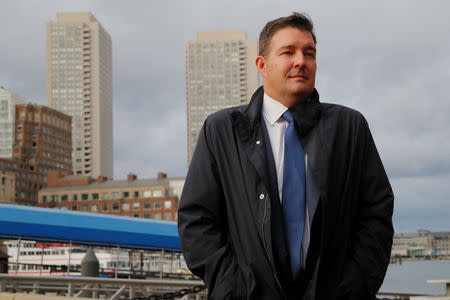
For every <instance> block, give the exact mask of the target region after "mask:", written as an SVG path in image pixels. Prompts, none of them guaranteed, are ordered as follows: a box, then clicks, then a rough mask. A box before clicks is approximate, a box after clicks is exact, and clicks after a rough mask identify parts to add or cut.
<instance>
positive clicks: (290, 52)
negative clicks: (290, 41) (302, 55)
mask: <svg viewBox="0 0 450 300" xmlns="http://www.w3.org/2000/svg"><path fill="white" fill-rule="evenodd" d="M282 54H292V51H285V52H283V53H282Z"/></svg>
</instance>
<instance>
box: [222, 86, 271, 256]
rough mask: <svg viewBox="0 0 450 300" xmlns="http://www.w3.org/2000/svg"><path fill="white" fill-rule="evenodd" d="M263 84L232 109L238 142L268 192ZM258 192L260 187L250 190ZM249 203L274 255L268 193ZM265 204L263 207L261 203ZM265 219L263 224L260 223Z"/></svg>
mask: <svg viewBox="0 0 450 300" xmlns="http://www.w3.org/2000/svg"><path fill="white" fill-rule="evenodd" d="M263 95H264V90H263V87H260V88H259V89H258V90H257V91H256V92H255V93H254V94H253V97H252V100H251V101H250V103H249V104H248V105H247V107H246V109H245V110H244V111H235V112H233V113H232V115H231V117H232V122H233V127H234V129H235V132H236V134H237V136H238V139H239V141H240V145H241V146H242V149H243V151H244V153H245V155H246V156H247V157H248V160H249V162H250V163H251V165H252V166H253V167H254V169H255V171H256V173H257V175H258V177H259V181H260V182H262V184H263V185H264V190H265V191H266V194H268V191H269V186H270V177H269V172H268V165H267V164H268V162H267V153H266V146H265V142H266V141H265V138H264V131H263V128H262V126H261V111H262V104H263ZM251 192H252V193H258V192H260V191H259V190H255V191H251ZM250 205H251V207H252V209H253V211H254V214H253V216H254V218H255V220H254V221H255V224H256V225H257V226H258V230H257V231H258V234H259V235H260V238H261V241H262V242H263V243H264V244H265V246H266V247H267V251H268V254H269V256H270V257H271V258H272V259H273V251H272V242H271V240H272V237H271V221H270V216H271V214H270V212H271V204H270V201H268V199H267V197H266V199H265V200H264V202H263V201H261V200H257V197H256V194H255V201H252V200H250ZM264 206H266V207H264ZM262 222H264V224H263V223H262Z"/></svg>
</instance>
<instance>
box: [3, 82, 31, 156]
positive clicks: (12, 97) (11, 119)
mask: <svg viewBox="0 0 450 300" xmlns="http://www.w3.org/2000/svg"><path fill="white" fill-rule="evenodd" d="M25 103H26V100H25V98H24V97H22V96H19V95H17V94H14V93H13V92H10V91H8V90H5V89H4V88H1V87H0V158H12V146H13V143H14V137H15V121H16V105H17V104H25Z"/></svg>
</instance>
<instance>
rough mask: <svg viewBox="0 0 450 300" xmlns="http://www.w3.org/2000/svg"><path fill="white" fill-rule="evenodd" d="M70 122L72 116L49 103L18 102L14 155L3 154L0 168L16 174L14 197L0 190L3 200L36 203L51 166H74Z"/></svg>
mask: <svg viewBox="0 0 450 300" xmlns="http://www.w3.org/2000/svg"><path fill="white" fill-rule="evenodd" d="M71 124H72V123H71V117H70V116H68V115H66V114H64V113H61V112H58V111H56V110H54V109H51V108H48V107H46V106H41V105H35V104H20V105H16V107H15V122H14V131H13V132H14V136H13V144H12V159H6V158H0V171H1V172H2V173H10V174H11V173H12V174H14V181H15V182H14V191H13V192H12V193H13V195H14V197H12V198H11V197H9V196H6V195H5V196H2V195H1V191H0V201H1V202H7V203H15V204H23V205H36V204H37V200H38V191H39V189H41V188H42V187H43V186H45V185H46V182H47V172H48V170H51V169H61V170H65V171H70V170H71V169H72V157H71V155H72V139H71V134H72V125H71ZM5 192H6V191H5Z"/></svg>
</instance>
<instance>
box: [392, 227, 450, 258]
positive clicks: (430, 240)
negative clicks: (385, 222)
mask: <svg viewBox="0 0 450 300" xmlns="http://www.w3.org/2000/svg"><path fill="white" fill-rule="evenodd" d="M392 255H401V256H426V255H450V232H432V231H428V230H419V231H418V232H417V233H398V234H395V235H394V239H393V244H392Z"/></svg>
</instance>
